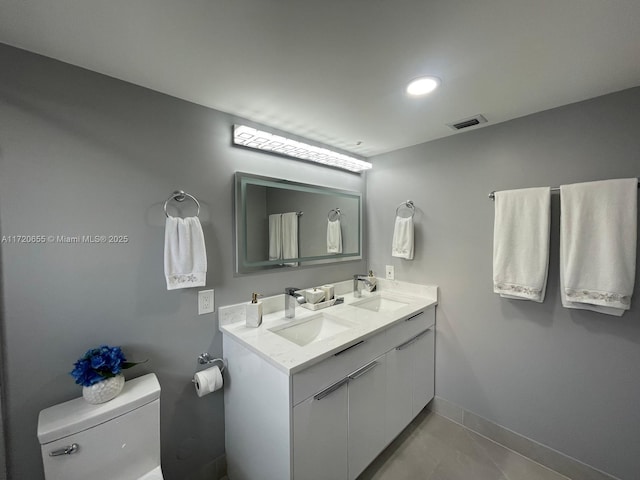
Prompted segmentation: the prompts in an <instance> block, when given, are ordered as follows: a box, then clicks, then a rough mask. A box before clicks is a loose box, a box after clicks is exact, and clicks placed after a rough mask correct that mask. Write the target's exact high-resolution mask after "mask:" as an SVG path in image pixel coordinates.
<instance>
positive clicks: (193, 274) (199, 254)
mask: <svg viewBox="0 0 640 480" xmlns="http://www.w3.org/2000/svg"><path fill="white" fill-rule="evenodd" d="M164 274H165V277H166V279H167V290H176V289H178V288H189V287H202V286H204V285H205V284H206V282H207V251H206V249H205V245H204V234H203V233H202V225H200V220H198V217H187V218H176V217H167V221H166V223H165V230H164Z"/></svg>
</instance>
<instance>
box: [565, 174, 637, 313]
mask: <svg viewBox="0 0 640 480" xmlns="http://www.w3.org/2000/svg"><path fill="white" fill-rule="evenodd" d="M560 200H561V215H560V290H561V292H560V293H561V297H562V305H563V306H564V307H567V308H578V309H585V310H593V311H596V312H600V313H606V314H609V315H616V316H620V315H622V314H623V313H624V312H625V311H626V310H629V308H631V295H632V294H633V288H634V282H635V273H636V242H637V232H638V226H637V218H638V217H637V212H638V180H637V179H636V178H628V179H620V180H604V181H599V182H588V183H576V184H573V185H562V186H561V187H560Z"/></svg>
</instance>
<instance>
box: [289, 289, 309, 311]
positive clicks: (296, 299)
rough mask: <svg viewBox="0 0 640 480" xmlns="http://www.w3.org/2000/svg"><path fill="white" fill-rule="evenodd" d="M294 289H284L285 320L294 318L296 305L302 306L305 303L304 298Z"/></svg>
mask: <svg viewBox="0 0 640 480" xmlns="http://www.w3.org/2000/svg"><path fill="white" fill-rule="evenodd" d="M297 292H298V289H297V288H296V287H287V288H285V289H284V310H285V313H284V316H285V317H286V318H295V317H296V304H298V303H299V304H300V305H302V304H303V303H307V300H306V299H305V298H304V296H302V295H300V294H299V293H297Z"/></svg>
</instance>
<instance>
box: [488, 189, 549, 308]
mask: <svg viewBox="0 0 640 480" xmlns="http://www.w3.org/2000/svg"><path fill="white" fill-rule="evenodd" d="M494 198H495V219H494V224H493V291H494V292H495V293H498V294H500V296H501V297H505V298H515V299H520V300H533V301H534V302H539V303H541V302H543V301H544V295H545V292H546V288H547V276H548V271H549V228H550V222H551V210H550V209H551V189H550V188H549V187H541V188H525V189H521V190H506V191H502V192H495V197H494Z"/></svg>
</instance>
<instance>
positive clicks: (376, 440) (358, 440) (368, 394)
mask: <svg viewBox="0 0 640 480" xmlns="http://www.w3.org/2000/svg"><path fill="white" fill-rule="evenodd" d="M386 379H387V375H386V362H385V356H384V355H383V356H381V357H378V358H377V359H375V360H374V361H373V362H371V363H368V364H366V365H364V366H363V367H362V368H359V369H358V370H356V371H355V372H353V373H352V374H350V375H349V388H348V393H349V479H350V480H353V479H354V478H356V477H357V476H358V475H360V474H361V473H362V472H363V471H364V469H365V468H366V467H367V465H369V464H370V463H371V462H372V461H373V459H375V458H376V457H377V456H378V454H379V453H380V452H381V451H382V450H383V449H384V447H385V446H386V444H387V442H386V439H385V433H384V432H385V427H384V409H385V392H386Z"/></svg>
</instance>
